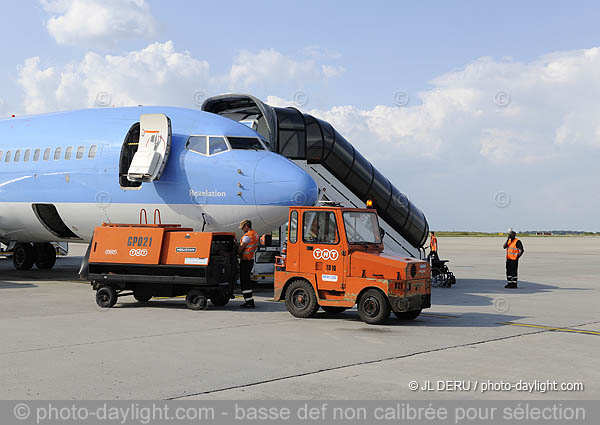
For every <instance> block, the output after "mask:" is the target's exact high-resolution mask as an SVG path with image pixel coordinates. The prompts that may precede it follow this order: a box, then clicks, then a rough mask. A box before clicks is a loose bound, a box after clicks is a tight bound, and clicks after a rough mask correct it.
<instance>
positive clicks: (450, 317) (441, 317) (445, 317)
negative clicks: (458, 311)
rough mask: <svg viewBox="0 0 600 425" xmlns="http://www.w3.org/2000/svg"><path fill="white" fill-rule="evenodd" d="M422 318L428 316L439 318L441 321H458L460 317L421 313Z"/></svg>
mask: <svg viewBox="0 0 600 425" xmlns="http://www.w3.org/2000/svg"><path fill="white" fill-rule="evenodd" d="M421 315H422V316H427V317H438V318H440V319H457V318H458V316H447V315H442V314H434V313H421Z"/></svg>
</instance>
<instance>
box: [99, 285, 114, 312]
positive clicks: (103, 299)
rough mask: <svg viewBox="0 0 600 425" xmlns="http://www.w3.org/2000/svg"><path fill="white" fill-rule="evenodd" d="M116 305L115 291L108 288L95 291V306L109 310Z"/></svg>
mask: <svg viewBox="0 0 600 425" xmlns="http://www.w3.org/2000/svg"><path fill="white" fill-rule="evenodd" d="M116 303H117V291H115V290H114V288H112V287H110V286H103V287H102V288H100V289H98V290H97V291H96V304H98V306H99V307H102V308H111V307H114V305H115V304H116Z"/></svg>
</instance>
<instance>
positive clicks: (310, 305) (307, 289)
mask: <svg viewBox="0 0 600 425" xmlns="http://www.w3.org/2000/svg"><path fill="white" fill-rule="evenodd" d="M285 306H286V307H287V309H288V311H289V312H290V314H291V315H292V316H294V317H300V318H302V319H305V318H308V317H314V315H315V314H317V311H319V303H318V302H317V296H316V294H315V290H314V289H313V287H312V285H311V284H310V283H308V282H307V281H305V280H301V279H297V280H294V281H292V282H291V283H290V286H289V287H288V288H287V290H286V293H285Z"/></svg>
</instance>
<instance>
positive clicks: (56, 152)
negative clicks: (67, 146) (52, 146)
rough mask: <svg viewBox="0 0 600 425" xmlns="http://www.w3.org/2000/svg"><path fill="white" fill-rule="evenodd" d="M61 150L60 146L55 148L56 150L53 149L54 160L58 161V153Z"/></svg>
mask: <svg viewBox="0 0 600 425" xmlns="http://www.w3.org/2000/svg"><path fill="white" fill-rule="evenodd" d="M61 152H62V148H60V147H58V148H56V150H55V151H54V160H55V161H58V160H59V159H60V154H61Z"/></svg>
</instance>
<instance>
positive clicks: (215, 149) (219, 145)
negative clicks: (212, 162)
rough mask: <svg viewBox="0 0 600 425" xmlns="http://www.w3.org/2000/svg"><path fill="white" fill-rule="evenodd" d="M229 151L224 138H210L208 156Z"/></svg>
mask: <svg viewBox="0 0 600 425" xmlns="http://www.w3.org/2000/svg"><path fill="white" fill-rule="evenodd" d="M226 150H229V147H228V146H227V143H225V139H224V138H222V137H209V138H208V154H209V155H214V154H216V153H220V152H225V151H226Z"/></svg>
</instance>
